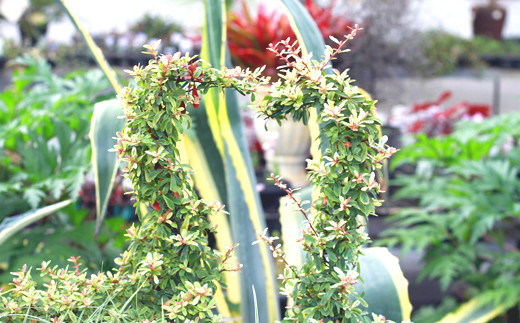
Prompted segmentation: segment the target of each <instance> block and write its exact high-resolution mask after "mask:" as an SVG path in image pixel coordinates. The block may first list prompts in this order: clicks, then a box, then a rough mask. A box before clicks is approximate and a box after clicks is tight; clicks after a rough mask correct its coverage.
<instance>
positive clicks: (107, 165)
mask: <svg viewBox="0 0 520 323" xmlns="http://www.w3.org/2000/svg"><path fill="white" fill-rule="evenodd" d="M121 115H123V111H122V109H121V107H120V106H119V102H118V101H117V100H116V99H114V100H109V101H103V102H99V103H97V104H96V105H95V107H94V114H93V115H92V125H91V128H90V135H89V136H90V142H91V145H92V167H93V170H94V177H95V183H96V211H97V217H96V234H97V233H99V229H100V228H101V224H102V223H103V219H104V218H105V212H106V208H107V206H108V201H109V200H110V194H111V193H112V188H113V185H114V178H115V176H116V173H117V168H118V165H119V161H118V160H117V156H116V153H115V152H109V151H108V150H109V149H112V148H114V145H115V144H116V140H114V139H113V137H114V136H115V134H116V132H117V131H121V129H123V126H124V124H125V120H124V119H119V118H118V116H121Z"/></svg>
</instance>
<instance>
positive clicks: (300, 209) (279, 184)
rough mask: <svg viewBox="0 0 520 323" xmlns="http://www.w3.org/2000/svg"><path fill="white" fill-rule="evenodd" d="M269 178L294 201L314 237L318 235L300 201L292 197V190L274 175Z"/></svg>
mask: <svg viewBox="0 0 520 323" xmlns="http://www.w3.org/2000/svg"><path fill="white" fill-rule="evenodd" d="M271 179H273V180H274V182H275V183H276V186H278V187H279V188H281V189H282V190H283V191H284V192H285V193H287V196H288V197H289V198H290V199H291V200H293V201H294V203H296V205H297V206H298V211H300V212H301V213H302V214H303V216H304V217H305V219H306V220H307V223H309V227H310V228H311V230H312V232H314V235H315V236H316V237H319V235H318V232H316V229H314V226H313V225H312V223H311V221H310V220H309V217H308V216H307V212H305V210H304V209H303V207H302V202H300V201H298V199H296V197H294V195H293V190H292V189H288V188H287V187H286V185H285V184H284V183H283V182H282V181H280V180H279V179H278V178H276V176H274V174H271Z"/></svg>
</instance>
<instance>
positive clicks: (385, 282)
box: [354, 248, 412, 322]
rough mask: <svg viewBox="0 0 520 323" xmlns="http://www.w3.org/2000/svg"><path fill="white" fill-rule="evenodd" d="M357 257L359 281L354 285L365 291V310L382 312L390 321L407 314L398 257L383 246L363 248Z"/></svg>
mask: <svg viewBox="0 0 520 323" xmlns="http://www.w3.org/2000/svg"><path fill="white" fill-rule="evenodd" d="M362 251H363V253H364V255H363V256H361V257H359V264H360V269H361V272H360V276H361V277H362V278H363V282H362V281H358V283H357V284H356V285H354V287H355V289H356V291H357V292H358V293H359V294H362V293H365V295H364V297H363V298H364V299H365V301H366V302H367V303H368V311H370V312H372V313H376V314H380V315H383V316H384V317H385V318H386V319H387V320H392V321H394V322H401V321H406V320H408V319H409V318H410V314H411V312H412V304H411V303H410V300H409V297H408V281H407V280H406V279H405V278H404V276H403V273H402V271H401V268H400V267H399V260H398V259H397V258H396V257H395V256H393V255H392V254H390V252H389V251H388V250H387V249H386V248H366V249H363V250H362Z"/></svg>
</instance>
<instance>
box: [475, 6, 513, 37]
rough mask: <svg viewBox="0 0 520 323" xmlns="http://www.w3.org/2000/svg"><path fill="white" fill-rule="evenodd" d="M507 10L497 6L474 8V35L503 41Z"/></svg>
mask: <svg viewBox="0 0 520 323" xmlns="http://www.w3.org/2000/svg"><path fill="white" fill-rule="evenodd" d="M505 20H506V9H504V8H503V7H501V6H498V5H496V4H493V5H488V6H476V7H473V35H475V36H477V35H479V36H486V37H491V38H495V39H498V40H501V39H502V29H503V28H504V22H505Z"/></svg>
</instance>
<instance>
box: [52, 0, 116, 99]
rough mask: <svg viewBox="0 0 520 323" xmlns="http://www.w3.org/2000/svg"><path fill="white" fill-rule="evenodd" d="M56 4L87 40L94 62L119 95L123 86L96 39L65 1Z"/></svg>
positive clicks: (61, 0) (57, 1)
mask: <svg viewBox="0 0 520 323" xmlns="http://www.w3.org/2000/svg"><path fill="white" fill-rule="evenodd" d="M54 2H55V3H56V4H58V5H59V6H60V7H61V8H62V9H63V11H65V13H66V14H67V15H68V16H69V18H70V20H71V22H72V23H73V24H74V26H75V27H76V29H77V30H78V32H79V33H80V34H81V36H83V39H84V40H85V43H86V44H87V46H88V48H89V49H90V52H91V53H92V56H93V57H94V60H95V61H96V63H97V64H98V65H99V67H100V68H101V69H102V70H103V72H104V73H105V75H106V76H107V78H108V80H109V81H110V83H111V84H112V87H113V88H114V90H115V91H116V93H119V92H120V91H121V86H120V85H119V82H118V81H117V77H116V74H115V72H114V70H113V69H112V68H111V67H110V65H109V64H108V62H107V60H106V59H105V56H104V55H103V52H102V51H101V49H100V48H99V46H98V45H96V43H95V42H94V39H92V36H90V34H89V33H88V31H87V30H86V28H85V26H83V24H82V23H81V21H79V19H78V18H77V17H76V16H75V15H74V14H73V13H72V12H71V11H70V9H69V7H68V6H67V4H66V3H65V0H54Z"/></svg>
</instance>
